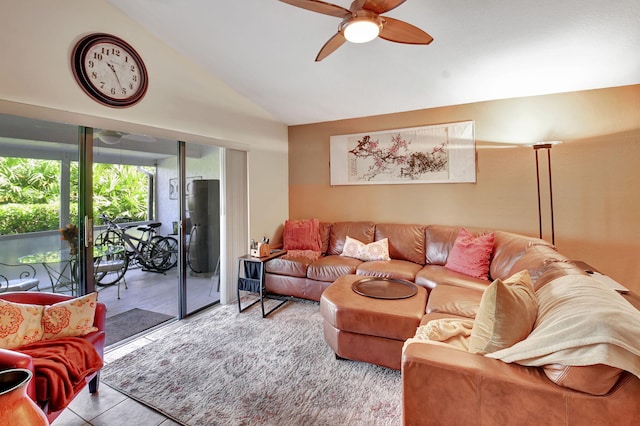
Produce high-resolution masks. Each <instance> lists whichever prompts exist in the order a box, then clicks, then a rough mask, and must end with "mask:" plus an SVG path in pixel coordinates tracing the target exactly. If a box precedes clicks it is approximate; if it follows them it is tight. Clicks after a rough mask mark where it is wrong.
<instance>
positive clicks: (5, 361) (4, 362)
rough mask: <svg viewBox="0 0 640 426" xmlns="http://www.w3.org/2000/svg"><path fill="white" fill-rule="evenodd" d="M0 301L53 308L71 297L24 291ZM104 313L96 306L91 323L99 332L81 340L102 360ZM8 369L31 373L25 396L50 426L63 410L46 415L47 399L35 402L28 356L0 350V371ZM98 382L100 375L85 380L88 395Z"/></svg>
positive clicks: (3, 296)
mask: <svg viewBox="0 0 640 426" xmlns="http://www.w3.org/2000/svg"><path fill="white" fill-rule="evenodd" d="M0 299H4V300H7V301H10V302H14V303H26V304H36V305H53V304H54V303H58V302H62V301H65V300H70V299H72V297H71V296H67V295H64V294H54V293H46V292H30V291H24V292H9V293H0ZM106 312H107V308H106V305H105V304H104V303H100V302H98V303H97V306H96V311H95V319H94V323H93V325H94V326H95V327H97V328H98V331H96V332H93V333H90V334H87V335H86V336H83V339H85V340H87V341H88V342H89V343H91V344H92V345H93V346H94V347H95V349H96V351H97V352H98V354H99V355H100V358H103V359H104V346H105V331H104V330H105V321H106ZM10 368H25V369H27V370H30V371H31V372H32V373H33V374H34V379H33V380H31V382H29V385H28V387H27V394H28V395H29V397H30V398H31V399H33V400H34V401H35V402H36V403H37V404H38V406H40V408H42V410H43V411H44V413H45V414H46V415H47V418H48V420H49V422H52V421H53V420H54V419H55V418H56V417H58V415H60V413H61V412H62V411H63V410H62V409H61V410H57V411H49V404H48V399H49V398H48V397H47V398H44V400H38V398H37V397H36V380H35V368H34V362H33V359H32V357H31V356H29V355H26V354H23V353H20V352H17V351H14V350H10V349H0V369H1V370H5V369H10ZM99 380H100V372H99V371H98V372H97V373H94V374H92V375H90V376H88V377H87V378H86V382H87V383H88V385H89V392H90V393H95V392H97V390H98V385H99ZM85 386H86V385H83V386H82V388H80V389H78V390H77V392H76V393H75V395H77V394H78V393H79V392H80V391H81V390H82V389H84V387H85ZM38 391H39V392H40V393H42V389H40V388H38ZM75 395H74V396H75Z"/></svg>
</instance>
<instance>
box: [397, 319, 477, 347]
mask: <svg viewBox="0 0 640 426" xmlns="http://www.w3.org/2000/svg"><path fill="white" fill-rule="evenodd" d="M472 328H473V320H472V319H461V318H442V319H437V320H432V321H429V322H428V323H426V324H425V325H421V326H420V327H418V330H417V331H416V335H415V336H414V337H412V338H411V339H408V340H407V341H406V342H405V343H404V346H406V345H408V344H409V343H411V342H425V341H431V342H442V343H446V344H449V345H452V346H455V347H456V348H457V349H462V350H464V351H467V350H468V349H469V343H468V342H469V340H468V339H469V336H470V335H471V329H472Z"/></svg>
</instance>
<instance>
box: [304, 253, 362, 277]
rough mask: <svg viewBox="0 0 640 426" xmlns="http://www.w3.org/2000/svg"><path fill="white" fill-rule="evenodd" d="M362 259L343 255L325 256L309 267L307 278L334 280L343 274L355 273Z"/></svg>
mask: <svg viewBox="0 0 640 426" xmlns="http://www.w3.org/2000/svg"><path fill="white" fill-rule="evenodd" d="M360 264H362V260H358V259H354V258H352V257H343V256H335V255H332V256H325V257H321V258H320V259H318V260H316V261H315V262H313V263H312V264H311V265H309V267H308V268H307V278H309V279H312V280H316V281H329V282H333V281H335V280H337V279H338V278H339V277H341V276H343V275H349V274H355V273H356V269H357V268H358V265H360Z"/></svg>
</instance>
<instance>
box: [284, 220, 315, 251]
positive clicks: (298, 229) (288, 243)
mask: <svg viewBox="0 0 640 426" xmlns="http://www.w3.org/2000/svg"><path fill="white" fill-rule="evenodd" d="M282 242H283V246H284V247H283V249H284V250H312V251H320V246H321V241H320V221H318V219H302V220H287V221H285V223H284V232H283V233H282Z"/></svg>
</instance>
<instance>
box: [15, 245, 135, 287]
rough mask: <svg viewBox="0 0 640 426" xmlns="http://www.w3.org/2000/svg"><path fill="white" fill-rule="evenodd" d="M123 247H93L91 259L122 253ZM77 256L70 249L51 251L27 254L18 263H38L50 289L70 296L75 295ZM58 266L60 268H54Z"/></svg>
mask: <svg viewBox="0 0 640 426" xmlns="http://www.w3.org/2000/svg"><path fill="white" fill-rule="evenodd" d="M123 251H124V246H121V245H100V246H94V247H93V258H94V260H95V259H99V258H101V257H103V256H109V255H114V254H118V253H122V252H123ZM77 260H78V255H77V254H71V250H70V249H68V248H67V249H62V250H52V251H46V252H37V253H32V254H28V255H26V256H22V257H19V258H18V262H20V263H26V264H37V263H40V264H42V266H43V267H44V270H45V271H46V272H47V275H49V280H51V289H52V291H53V292H54V293H55V292H56V290H57V291H60V292H65V291H68V292H71V295H72V296H75V295H76V292H77V283H78V278H77V277H78V274H77V271H78V269H77V265H76V263H77ZM56 265H60V266H56Z"/></svg>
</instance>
